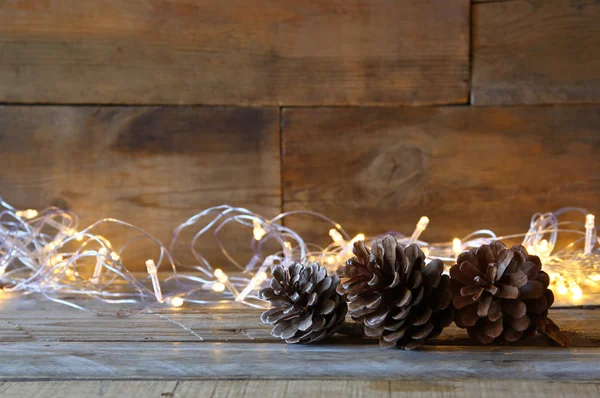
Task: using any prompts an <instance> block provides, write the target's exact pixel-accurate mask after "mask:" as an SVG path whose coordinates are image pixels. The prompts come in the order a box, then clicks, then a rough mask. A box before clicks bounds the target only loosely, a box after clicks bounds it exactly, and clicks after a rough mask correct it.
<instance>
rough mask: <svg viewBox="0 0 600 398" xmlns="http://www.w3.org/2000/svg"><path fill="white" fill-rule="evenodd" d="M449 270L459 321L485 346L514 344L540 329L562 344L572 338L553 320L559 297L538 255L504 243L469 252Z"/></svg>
mask: <svg viewBox="0 0 600 398" xmlns="http://www.w3.org/2000/svg"><path fill="white" fill-rule="evenodd" d="M456 262H457V263H456V264H455V265H454V266H452V268H450V276H451V278H452V279H451V281H450V284H451V287H452V293H453V300H452V302H453V304H454V307H455V308H456V309H457V311H456V317H455V322H456V324H457V326H458V327H460V328H463V329H464V328H466V329H467V332H468V333H469V336H471V337H472V338H476V339H477V340H479V341H481V342H482V343H484V344H489V343H492V342H493V341H498V342H504V341H506V342H514V341H517V340H520V339H523V338H527V337H530V336H532V335H533V334H535V331H536V329H537V330H539V331H540V333H543V334H545V335H546V336H548V337H550V338H551V339H552V340H554V341H555V342H557V343H558V344H560V345H563V346H566V345H568V344H569V342H570V341H569V339H568V338H567V337H566V336H565V335H563V334H562V333H561V332H560V330H559V329H558V327H557V326H556V325H555V324H554V322H552V321H551V320H550V319H549V318H548V308H550V306H551V305H552V303H553V302H554V295H553V294H552V291H551V290H550V289H548V284H549V283H550V278H549V277H548V274H546V273H545V272H544V271H542V263H541V261H540V259H539V257H537V256H532V255H529V254H528V253H527V250H525V248H524V247H523V246H513V247H511V248H510V249H507V248H506V246H505V245H504V243H502V242H500V241H494V242H492V243H491V244H490V245H482V246H481V247H479V248H476V249H472V250H471V251H468V252H464V253H462V254H460V255H459V256H458V259H457V260H456Z"/></svg>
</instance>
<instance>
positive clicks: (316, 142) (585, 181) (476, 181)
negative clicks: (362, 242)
mask: <svg viewBox="0 0 600 398" xmlns="http://www.w3.org/2000/svg"><path fill="white" fill-rule="evenodd" d="M282 126H283V148H284V152H283V153H284V158H283V165H284V173H283V183H284V185H283V189H284V210H285V211H289V210H295V209H310V210H314V211H318V212H321V213H324V214H326V215H327V216H329V217H331V218H333V219H334V220H336V221H337V222H339V223H341V224H342V226H344V227H345V228H346V229H347V230H348V231H349V232H350V233H351V234H354V233H358V232H364V233H367V234H369V235H376V234H382V233H385V232H386V231H392V230H393V231H400V232H402V233H404V234H407V235H410V234H411V233H412V231H413V230H414V228H415V225H416V223H417V221H418V220H419V217H420V216H423V215H427V216H428V217H429V218H430V220H431V221H430V223H429V226H428V227H427V229H426V230H425V232H424V233H423V235H422V239H423V240H425V241H429V242H436V241H451V240H452V238H453V237H462V236H464V235H466V234H467V233H470V232H472V231H475V230H478V229H480V228H491V229H493V230H494V231H496V232H497V233H498V234H500V235H505V234H513V233H525V232H527V229H528V227H529V221H530V218H531V216H532V215H533V214H534V213H536V212H540V211H541V212H547V211H555V210H557V209H559V208H561V207H565V206H580V207H585V208H587V209H588V210H589V211H591V212H595V213H598V211H599V210H600V207H599V204H598V200H597V198H598V197H599V196H600V183H599V181H600V162H598V157H599V156H600V134H598V130H599V129H600V107H598V106H572V107H551V106H542V107H498V108H479V107H430V108H345V109H343V108H338V109H331V108H329V109H327V108H311V109H308V108H293V109H292V108H288V109H285V110H284V112H283V120H282ZM579 221H581V222H583V220H581V219H580V220H579ZM286 225H287V226H289V227H291V228H293V229H295V230H297V231H298V232H300V233H301V234H303V237H305V239H307V240H309V241H310V240H313V241H316V242H317V243H320V244H327V243H328V242H330V241H331V240H330V238H329V237H328V236H327V231H328V230H329V228H330V226H329V225H326V224H325V223H319V222H317V221H315V219H314V218H300V217H296V218H290V219H289V220H288V221H287V224H286ZM509 243H510V242H509ZM515 243H516V241H515Z"/></svg>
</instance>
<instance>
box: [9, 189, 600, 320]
mask: <svg viewBox="0 0 600 398" xmlns="http://www.w3.org/2000/svg"><path fill="white" fill-rule="evenodd" d="M29 210H32V211H29ZM29 210H21V211H19V210H16V209H14V208H13V207H11V206H10V205H8V204H7V203H5V202H3V201H2V200H1V199H0V282H1V283H2V284H3V285H4V286H5V290H12V291H22V292H39V293H41V294H43V295H44V296H45V297H47V298H48V299H50V300H53V301H56V302H59V303H62V304H66V305H70V306H72V307H75V308H78V309H83V310H90V311H97V310H96V308H98V306H89V308H88V306H87V305H86V304H85V303H84V304H80V303H81V302H82V301H77V303H75V302H73V301H71V300H69V299H68V298H69V297H74V296H77V295H81V296H85V297H91V298H94V299H96V300H100V301H102V302H104V303H106V304H107V305H109V304H120V305H127V304H131V307H132V308H136V310H137V311H139V310H140V308H143V307H144V306H152V305H156V304H160V303H165V300H164V299H163V293H166V294H165V297H167V298H168V299H167V300H166V304H167V305H169V306H171V307H178V306H180V305H183V303H184V302H187V303H204V302H206V300H204V299H202V300H199V299H200V298H202V297H198V300H197V299H195V298H194V295H196V294H202V290H206V289H209V290H212V291H214V292H215V293H219V294H222V297H223V298H225V299H230V300H235V301H236V302H238V303H241V304H244V305H249V306H253V307H260V308H264V307H265V303H264V302H262V301H261V300H259V298H258V297H257V290H258V289H260V287H261V286H263V285H264V284H265V283H267V280H268V277H269V273H270V272H269V271H270V269H271V268H272V267H273V266H275V265H277V264H284V265H287V264H290V263H291V262H293V261H301V262H309V261H310V262H312V261H319V262H321V263H322V264H324V265H325V266H326V267H327V268H328V270H329V271H331V272H334V271H335V270H336V269H337V268H339V267H340V266H343V265H344V263H345V261H347V260H348V259H349V258H351V257H352V249H353V245H354V243H356V242H357V241H365V242H366V243H367V244H369V242H370V241H372V239H374V238H376V236H374V237H366V236H365V234H362V233H359V234H357V235H356V236H354V237H352V238H351V236H349V235H348V234H347V233H346V232H345V231H344V229H343V228H342V226H341V225H340V224H339V223H336V222H334V221H333V220H331V219H329V218H327V217H326V216H323V215H321V214H319V213H315V212H311V211H291V212H287V213H283V214H281V215H279V216H277V217H275V218H273V219H270V220H268V219H265V218H263V217H261V216H260V215H258V214H255V213H253V212H251V211H249V210H246V209H243V208H236V207H231V206H216V207H211V208H209V209H206V210H204V211H202V212H200V213H198V214H196V215H194V216H193V217H191V218H190V219H188V220H187V221H185V222H184V223H182V224H181V225H180V226H179V227H177V228H176V229H175V231H174V234H173V236H174V238H173V240H172V242H171V245H170V246H169V248H166V247H164V246H163V245H162V244H161V243H160V242H159V241H158V240H157V239H156V238H154V237H153V236H152V235H150V234H148V233H147V232H145V231H144V230H142V229H140V228H139V227H136V226H134V225H131V224H128V223H126V222H123V221H120V220H116V219H102V220H99V221H98V222H96V223H94V224H92V225H90V226H89V227H87V228H83V229H81V228H78V218H77V215H76V214H74V213H72V212H69V211H64V210H60V209H57V208H49V209H45V210H41V211H39V212H38V211H37V210H33V209H29ZM565 212H579V213H583V216H585V229H584V228H583V226H584V224H583V223H582V222H581V219H580V221H579V222H576V221H574V222H569V221H561V222H560V223H559V221H558V217H559V216H561V217H562V215H563V214H564V213H565ZM290 216H312V217H315V218H317V219H320V220H323V221H325V222H326V223H328V224H329V225H328V226H327V229H325V231H328V232H329V236H330V238H331V241H330V243H329V245H327V246H326V247H318V246H316V245H314V244H312V243H309V242H305V241H304V240H303V238H302V236H300V235H299V234H298V233H297V232H296V231H294V230H292V229H290V228H288V227H285V226H284V225H283V223H282V222H281V221H282V220H283V219H284V218H285V217H290ZM230 223H233V224H235V225H238V226H240V227H243V228H249V229H250V230H251V233H252V237H253V238H254V239H253V240H252V246H251V249H252V251H253V254H252V257H251V258H250V260H249V261H248V262H247V263H238V262H237V261H236V260H235V259H234V258H233V256H232V255H231V254H230V253H229V251H228V250H227V246H228V244H226V243H228V242H224V241H221V239H220V234H219V233H220V231H221V229H222V228H223V227H224V226H226V225H228V224H230ZM428 223H429V219H428V218H427V217H421V219H420V220H419V222H418V223H417V225H416V228H415V230H414V231H413V233H412V235H410V236H405V235H403V234H401V233H399V232H394V231H388V233H391V234H393V235H394V236H395V237H396V238H397V239H398V241H399V242H400V244H401V245H408V244H410V243H412V242H417V243H418V244H419V245H420V247H421V249H422V250H423V252H424V253H425V255H426V256H427V260H426V261H431V260H433V259H441V260H443V261H445V262H446V264H448V265H450V264H452V263H453V262H454V261H455V259H456V255H457V254H458V253H460V252H461V251H463V250H470V249H472V248H474V247H478V246H480V245H481V244H487V243H490V242H491V241H493V240H496V239H502V240H510V239H513V240H515V239H521V238H522V239H523V241H522V244H523V246H525V247H526V248H527V250H528V251H529V252H530V253H531V254H535V255H538V256H540V257H541V258H542V261H543V263H544V270H546V271H547V272H548V274H549V276H550V279H551V287H552V289H553V290H554V291H555V293H556V296H557V297H558V298H560V300H563V301H564V302H571V303H577V304H581V303H582V302H584V303H588V302H589V300H593V299H594V297H595V296H594V294H595V293H600V286H599V285H600V261H599V258H600V254H599V253H598V252H597V251H596V252H595V251H594V247H595V243H596V240H597V229H596V227H595V225H594V218H593V215H591V214H589V213H588V212H587V211H585V210H583V209H573V208H566V209H561V210H559V211H557V212H554V213H543V214H542V213H539V214H535V215H534V216H533V217H532V219H531V222H530V227H529V230H528V231H527V232H525V233H520V234H514V235H508V236H497V235H496V234H494V232H492V231H490V230H487V229H482V230H478V231H475V232H473V233H472V234H469V235H467V236H465V237H463V238H461V239H459V238H455V239H454V240H452V241H451V242H442V243H427V242H423V241H420V240H419V238H420V236H421V234H422V233H423V231H424V230H425V229H426V228H427V226H428ZM104 226H110V227H111V228H112V227H114V226H116V227H119V228H122V230H123V231H122V232H123V234H121V235H120V236H123V235H124V234H125V233H130V234H131V235H132V236H131V238H130V239H129V240H128V239H124V242H125V243H123V245H122V246H120V247H113V245H112V243H111V242H110V241H109V240H108V239H106V238H105V237H104V236H102V235H100V234H98V233H97V231H96V230H97V229H100V228H102V227H104ZM186 228H193V229H194V231H193V233H192V234H191V236H193V238H192V239H191V241H190V242H189V245H188V247H189V248H190V251H191V254H192V255H193V258H194V259H195V260H196V261H192V262H191V263H189V261H188V260H186V262H180V261H177V260H176V259H175V258H174V255H175V254H176V252H177V251H178V250H179V249H178V250H176V248H180V247H184V246H185V245H181V244H179V240H180V236H181V233H182V231H183V230H184V229H186ZM382 232H383V231H382ZM563 232H564V233H566V234H574V235H575V236H576V238H575V239H574V240H572V241H571V242H566V243H565V244H564V247H560V248H557V239H558V234H559V233H561V234H562V233H563ZM211 235H212V239H213V242H214V246H215V247H217V248H218V249H220V250H221V252H222V254H223V256H224V258H225V259H226V263H227V266H228V267H229V268H237V269H238V270H239V271H241V272H242V273H241V274H240V273H236V274H232V273H229V274H226V273H225V271H223V269H225V264H223V269H221V268H214V269H213V267H212V265H211V264H210V263H209V261H207V259H206V258H205V257H204V256H203V254H202V252H201V251H199V250H198V249H197V246H198V243H199V241H200V240H201V239H203V238H206V237H207V236H208V237H209V238H210V237H211ZM186 236H188V235H187V234H186ZM561 236H562V235H561ZM567 236H568V235H567ZM139 239H144V240H147V241H149V242H151V243H152V244H153V245H155V247H156V248H157V249H158V252H159V255H158V256H157V257H155V258H154V259H148V261H147V262H146V269H147V271H148V273H147V276H146V277H140V276H136V275H135V274H132V273H131V272H129V271H128V270H127V268H126V264H124V263H123V261H122V257H123V256H124V255H125V256H126V257H125V258H134V256H131V257H129V256H127V255H126V254H125V253H124V252H126V251H127V250H128V249H129V248H130V247H131V246H130V243H132V242H134V241H137V240H139ZM120 240H122V239H120ZM76 242H79V243H76ZM238 242H239V240H238ZM266 242H271V243H272V242H276V244H277V245H278V246H279V247H278V248H276V249H269V250H267V249H266V248H267V247H272V245H271V244H269V245H266ZM204 247H206V244H204ZM188 263H189V265H188ZM159 268H160V269H161V270H166V271H170V272H168V273H162V272H161V273H158V272H157V271H158V269H159ZM229 268H227V269H229ZM80 272H81V275H84V277H82V276H81V275H80ZM228 272H229V271H228ZM85 275H89V276H87V277H85ZM138 275H139V274H138ZM171 282H174V283H171ZM183 282H185V283H183ZM197 284H199V286H198V285H197ZM163 289H165V291H164V292H163Z"/></svg>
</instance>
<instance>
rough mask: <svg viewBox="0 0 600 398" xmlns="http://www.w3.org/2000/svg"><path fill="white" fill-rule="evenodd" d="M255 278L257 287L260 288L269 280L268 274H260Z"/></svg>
mask: <svg viewBox="0 0 600 398" xmlns="http://www.w3.org/2000/svg"><path fill="white" fill-rule="evenodd" d="M254 278H256V287H258V286H260V284H261V283H263V282H264V281H265V280H266V279H267V273H266V272H259V273H258V274H256V276H255V277H254Z"/></svg>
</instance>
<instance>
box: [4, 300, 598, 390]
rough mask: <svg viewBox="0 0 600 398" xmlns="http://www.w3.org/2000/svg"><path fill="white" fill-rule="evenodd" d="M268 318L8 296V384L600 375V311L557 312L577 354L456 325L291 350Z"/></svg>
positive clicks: (227, 309)
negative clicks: (121, 313)
mask: <svg viewBox="0 0 600 398" xmlns="http://www.w3.org/2000/svg"><path fill="white" fill-rule="evenodd" d="M79 303H80V304H82V303H83V301H81V302H79ZM88 304H90V303H89V301H88ZM98 308H100V307H98ZM103 309H105V310H106V309H107V307H106V306H104V307H103ZM115 311H116V308H115ZM259 315H260V311H259V310H257V309H252V308H248V307H245V306H242V305H241V304H236V303H231V302H226V303H223V302H220V301H218V300H217V301H214V302H213V303H212V304H207V305H205V306H194V305H192V304H186V305H184V306H183V307H181V308H176V309H172V308H169V307H163V308H159V307H154V308H152V309H151V310H149V311H142V312H141V313H137V314H135V315H133V316H129V317H117V316H103V317H99V316H97V315H94V314H93V313H88V312H83V311H78V310H75V309H72V308H70V307H67V306H64V305H60V304H56V303H53V302H50V301H47V300H44V299H43V298H41V297H39V296H38V295H29V296H24V297H23V296H21V297H17V296H15V295H13V294H4V295H3V297H2V300H1V301H0V325H2V327H1V328H0V358H2V361H0V380H42V379H44V380H51V379H150V380H157V379H166V380H183V379H231V378H242V379H245V378H251V379H253V378H268V379H283V380H286V379H308V378H311V379H313V378H316V379H331V378H333V379H338V380H339V379H354V378H358V379H361V380H378V379H403V380H420V379H422V378H423V375H424V374H427V375H428V376H427V379H428V380H429V381H434V380H456V379H460V378H474V379H481V380H483V379H496V380H505V379H523V380H525V379H527V380H548V381H593V380H599V379H600V366H599V365H600V351H599V350H598V346H599V345H600V328H599V325H600V310H597V309H587V310H586V309H564V310H562V309H552V310H551V311H550V316H551V317H552V319H553V320H554V321H555V322H556V323H557V324H559V325H560V326H561V328H562V329H563V330H564V332H565V333H566V334H567V335H568V336H569V337H570V338H571V339H572V341H573V345H572V347H571V348H569V349H562V348H557V347H553V346H551V345H550V344H549V343H548V341H546V340H545V339H544V338H542V337H539V336H536V337H535V338H532V339H530V340H528V341H523V342H520V343H519V344H517V345H512V346H498V345H495V346H481V345H477V344H476V343H475V342H473V341H471V340H469V339H468V338H467V335H466V332H465V331H464V330H461V329H458V328H456V327H454V326H453V327H450V328H447V329H446V330H445V331H444V333H443V334H442V335H441V336H440V337H439V338H437V339H435V340H433V341H431V342H430V343H429V344H428V345H427V346H425V347H424V348H423V349H422V350H418V351H413V352H404V351H401V350H393V349H392V350H382V349H380V348H379V347H378V345H377V342H376V341H372V340H360V339H359V338H358V337H345V336H341V335H338V336H336V337H335V338H332V339H330V340H327V341H325V342H323V343H322V344H318V345H310V346H304V345H286V344H284V343H283V342H281V341H279V340H277V339H275V338H273V337H272V336H271V335H270V333H269V332H270V328H269V327H268V326H266V325H263V324H262V323H261V322H260V319H259V318H260V317H259ZM356 358H361V360H360V361H358V362H357V361H356Z"/></svg>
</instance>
